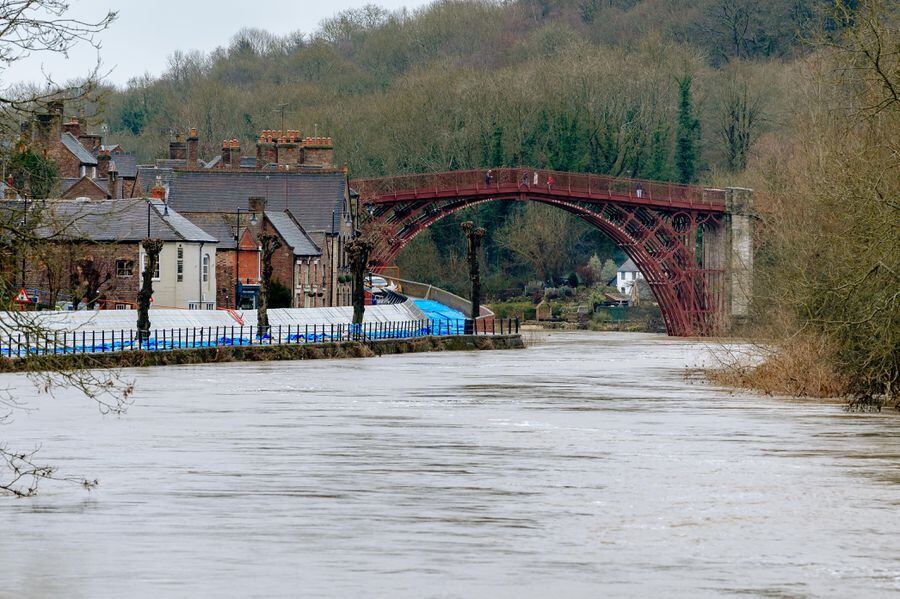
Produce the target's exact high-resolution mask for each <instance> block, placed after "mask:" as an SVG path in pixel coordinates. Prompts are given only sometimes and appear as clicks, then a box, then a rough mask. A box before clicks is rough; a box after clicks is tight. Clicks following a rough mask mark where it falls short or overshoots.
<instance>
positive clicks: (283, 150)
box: [276, 131, 300, 170]
mask: <svg viewBox="0 0 900 599" xmlns="http://www.w3.org/2000/svg"><path fill="white" fill-rule="evenodd" d="M279 133H281V131H279ZM285 133H286V135H281V136H280V137H279V139H278V143H277V144H276V156H277V157H278V168H279V169H282V170H290V169H292V168H297V166H298V165H299V164H300V151H299V144H298V140H297V137H298V136H297V134H296V132H294V131H286V132H285Z"/></svg>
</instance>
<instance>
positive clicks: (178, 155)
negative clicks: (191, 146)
mask: <svg viewBox="0 0 900 599" xmlns="http://www.w3.org/2000/svg"><path fill="white" fill-rule="evenodd" d="M169 158H170V159H171V160H187V146H186V145H185V143H184V142H183V141H182V140H181V134H180V133H176V134H175V141H170V142H169Z"/></svg>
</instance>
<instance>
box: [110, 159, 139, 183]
mask: <svg viewBox="0 0 900 599" xmlns="http://www.w3.org/2000/svg"><path fill="white" fill-rule="evenodd" d="M111 159H112V162H115V163H116V170H117V171H119V176H120V177H125V178H128V179H133V178H134V177H136V176H137V172H138V163H137V156H135V155H134V154H113V155H112V156H111Z"/></svg>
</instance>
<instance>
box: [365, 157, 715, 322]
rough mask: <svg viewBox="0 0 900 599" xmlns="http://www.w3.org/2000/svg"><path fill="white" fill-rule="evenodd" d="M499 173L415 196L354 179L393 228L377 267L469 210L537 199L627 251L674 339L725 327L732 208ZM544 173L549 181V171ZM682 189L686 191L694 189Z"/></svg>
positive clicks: (639, 185) (422, 189) (375, 213)
mask: <svg viewBox="0 0 900 599" xmlns="http://www.w3.org/2000/svg"><path fill="white" fill-rule="evenodd" d="M498 170H499V169H495V170H494V171H492V177H490V178H489V177H487V176H486V171H475V172H474V177H473V176H472V173H473V172H472V171H469V172H466V173H454V175H460V174H463V175H468V177H465V178H464V180H463V181H462V183H463V184H462V185H460V179H459V177H456V179H455V181H453V182H451V183H452V184H449V185H448V184H447V182H446V181H441V180H440V179H441V178H443V179H446V178H447V176H448V175H449V174H447V173H445V174H439V175H433V176H432V177H435V178H437V179H438V180H437V181H429V182H428V183H427V184H425V185H422V184H421V183H422V182H421V181H416V182H414V183H413V191H412V192H410V189H409V188H410V184H409V182H403V181H400V182H399V183H400V185H397V183H398V181H395V180H368V181H358V182H353V183H352V185H353V186H354V188H355V189H358V190H359V192H360V196H361V201H362V202H363V203H364V204H365V205H366V207H367V211H368V212H369V213H370V218H371V219H373V220H374V222H376V223H380V224H381V226H383V228H384V230H385V231H387V236H386V237H387V238H386V240H385V242H384V244H383V245H382V246H381V247H378V248H376V250H375V252H374V256H373V261H374V263H376V264H390V263H392V262H393V261H394V260H395V259H396V258H397V256H398V255H399V253H400V252H401V251H402V250H403V248H405V247H406V246H407V245H408V244H409V243H410V242H411V241H412V240H413V239H414V238H415V237H416V236H417V235H418V234H419V233H421V232H422V231H424V230H425V229H427V228H428V227H430V226H431V225H433V224H434V223H436V222H438V221H439V220H441V219H443V218H445V217H447V216H449V215H451V214H454V213H456V212H458V211H460V210H463V209H465V208H468V207H471V206H474V205H478V204H482V203H486V202H494V201H521V202H536V203H541V204H545V205H550V206H554V207H557V208H560V209H562V210H565V211H566V212H569V213H570V214H573V215H575V216H577V217H579V218H581V219H582V220H584V221H586V222H587V223H588V224H590V225H592V226H593V227H595V228H597V229H599V230H600V231H602V232H603V233H604V234H606V235H607V236H608V237H609V238H610V239H611V240H612V241H613V242H614V243H616V245H618V246H619V247H621V248H622V249H623V251H624V252H625V253H626V254H627V255H628V256H629V257H630V258H631V259H632V260H633V261H634V262H635V264H636V265H637V266H638V268H639V269H640V270H641V272H642V273H643V275H644V278H645V280H646V281H647V283H648V284H649V286H650V289H651V290H652V292H653V294H654V296H655V297H656V300H657V302H658V303H659V306H660V310H661V312H662V315H663V319H664V321H665V325H666V331H667V332H668V333H669V334H670V335H676V336H687V335H708V334H712V333H714V332H716V331H717V330H718V329H719V327H720V325H721V324H722V316H723V314H724V311H725V305H724V304H725V302H724V270H723V269H722V268H719V267H717V266H718V264H719V263H721V260H717V256H716V252H715V251H710V249H714V250H718V248H717V247H712V246H717V245H721V244H717V243H710V242H717V241H720V239H721V231H720V229H721V225H722V212H723V211H724V203H723V204H722V206H721V207H719V206H717V205H716V204H715V203H714V202H712V201H706V202H704V201H702V199H703V198H701V201H698V202H696V203H695V202H694V198H693V197H687V198H684V197H681V198H680V200H678V201H675V198H674V196H675V194H671V193H670V194H669V195H668V196H667V197H661V195H660V194H659V192H658V190H657V193H656V197H655V198H651V197H647V196H649V195H650V194H651V193H653V191H654V189H653V187H652V186H654V185H659V184H654V183H653V182H633V181H630V180H621V179H614V180H611V181H614V182H615V188H614V186H613V185H612V184H608V185H606V186H602V185H600V183H601V181H599V180H598V181H597V183H598V185H596V186H593V185H592V183H594V182H593V181H590V180H588V181H587V188H588V193H587V194H585V193H582V192H583V191H584V190H583V188H579V187H577V186H575V187H574V188H573V186H572V181H571V177H572V175H570V174H568V173H549V175H550V176H552V177H553V178H554V184H553V185H546V184H545V185H543V186H541V185H537V186H533V185H525V183H524V177H520V173H522V172H525V173H527V174H528V175H529V182H530V181H531V178H530V177H531V174H530V173H532V172H534V171H529V170H527V169H503V170H502V171H500V172H499V173H498ZM507 171H512V172H507ZM541 173H543V174H544V176H545V177H546V176H547V173H548V172H547V171H541ZM494 177H497V179H495V178H494ZM577 177H593V176H585V175H577ZM479 178H480V179H481V182H482V184H481V185H479ZM473 179H474V182H473ZM498 179H499V180H498ZM567 179H568V180H567ZM597 179H603V178H600V177H597ZM606 179H609V178H606ZM545 180H546V179H545ZM623 181H624V182H625V183H624V185H629V186H632V188H631V189H629V190H627V191H628V193H627V194H626V196H625V197H622V196H621V194H617V193H615V191H614V190H616V189H618V190H621V189H622V188H623ZM387 182H390V184H389V185H387V186H385V183H387ZM404 183H405V184H404ZM662 185H668V184H662ZM668 187H669V189H672V186H668ZM677 187H678V191H683V190H684V189H689V190H692V189H693V188H684V187H682V186H677ZM648 188H649V189H648ZM638 190H639V191H638ZM709 191H717V190H709ZM645 194H646V195H645ZM635 195H636V197H635Z"/></svg>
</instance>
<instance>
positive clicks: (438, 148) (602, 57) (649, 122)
mask: <svg viewBox="0 0 900 599" xmlns="http://www.w3.org/2000/svg"><path fill="white" fill-rule="evenodd" d="M828 4H829V2H826V1H824V0H796V1H791V2H784V1H782V0H762V1H754V0H702V1H698V2H695V1H687V0H641V1H638V0H518V1H509V2H488V1H484V0H481V1H478V0H475V1H452V0H451V1H439V2H435V3H433V4H431V5H429V6H427V7H425V8H423V9H421V10H418V11H415V12H399V13H390V12H386V11H384V10H381V9H379V8H375V7H368V8H364V9H360V10H353V11H349V12H346V13H343V14H340V15H338V16H337V17H335V18H334V19H332V20H329V21H326V22H324V23H322V25H321V27H320V28H319V30H318V31H316V32H315V33H313V34H311V35H302V34H295V35H288V36H285V37H275V36H272V35H270V34H268V33H266V32H264V31H258V30H246V31H242V32H240V33H239V34H238V35H236V36H235V37H234V39H233V40H232V41H231V42H230V43H229V44H228V45H227V46H224V47H222V48H220V49H218V50H216V51H214V52H213V53H211V54H209V55H203V54H200V53H197V52H185V53H178V54H176V55H174V56H172V57H171V60H170V67H169V69H168V71H167V72H165V73H164V74H163V75H162V76H161V77H159V78H149V77H144V78H140V79H136V80H133V81H131V82H130V84H129V85H128V86H127V89H125V90H118V91H115V92H113V93H112V94H110V95H109V97H108V98H107V101H106V103H105V105H104V106H103V110H102V112H101V113H100V114H98V117H100V120H102V121H104V122H106V123H107V124H108V126H109V129H110V137H111V138H112V139H113V140H114V141H118V142H121V143H122V144H123V146H125V147H126V148H130V149H133V150H135V151H137V152H138V154H139V155H140V157H141V158H142V159H145V160H149V159H151V158H154V157H157V156H160V155H162V153H163V152H164V149H165V147H166V143H167V141H168V140H169V137H170V135H171V132H172V131H175V130H181V131H184V130H185V129H186V128H187V127H190V126H196V127H198V129H199V131H200V137H201V143H202V144H204V145H203V148H202V149H201V154H203V155H206V156H211V155H214V154H216V153H217V152H219V145H220V142H221V140H222V139H225V138H232V137H238V138H239V139H241V141H242V142H243V143H245V144H247V145H248V146H249V145H251V144H252V143H253V141H254V140H255V138H256V136H257V135H258V132H259V131H260V130H262V129H266V128H280V126H281V124H280V118H281V117H280V113H279V107H280V106H281V105H282V104H285V105H286V108H285V127H286V128H287V127H292V128H301V129H302V130H303V131H304V133H309V134H312V133H313V132H315V131H317V132H318V133H319V134H323V133H324V134H327V135H330V136H332V137H333V138H334V139H335V142H336V146H337V147H336V158H337V160H338V162H339V163H344V162H346V163H348V164H349V167H350V169H351V174H352V176H354V177H366V176H378V175H387V174H394V173H402V172H420V171H439V170H448V169H460V168H471V167H478V166H501V165H520V164H521V165H527V166H532V167H536V168H553V169H559V170H571V171H586V172H596V173H608V174H613V175H621V176H630V177H646V178H652V179H662V180H678V181H684V182H693V181H705V182H710V183H722V184H724V183H732V184H734V183H739V173H740V172H741V171H742V170H743V169H744V168H745V167H746V166H747V164H748V161H752V160H753V159H754V156H755V155H756V150H757V149H758V148H759V147H760V146H761V144H763V145H764V144H766V143H769V142H767V141H766V139H767V136H770V135H773V134H778V133H784V128H785V126H786V125H787V122H788V121H787V118H786V115H785V112H786V110H787V109H788V108H789V107H790V105H791V103H792V100H791V97H790V96H791V90H792V87H793V82H794V79H795V78H796V73H795V72H794V67H793V65H792V60H793V59H794V58H795V57H797V56H799V55H802V54H804V53H806V52H807V51H808V47H807V46H805V45H804V43H803V41H802V37H803V36H804V35H806V34H808V33H811V32H813V31H816V30H818V28H820V27H821V26H822V25H823V23H824V26H825V27H826V28H827V27H829V23H828V22H827V21H824V20H823V18H822V17H821V15H820V14H819V13H820V12H821V9H822V8H823V7H825V6H827V5H828ZM520 210H522V209H521V207H511V206H502V205H494V206H487V207H484V208H482V209H480V211H479V213H478V214H477V215H475V218H476V219H477V220H479V221H481V222H482V224H484V225H485V226H486V227H487V228H488V237H487V239H486V242H485V257H486V269H487V273H488V276H487V278H486V287H487V291H488V292H491V291H495V290H497V289H499V288H501V287H504V286H508V285H509V282H508V279H509V275H512V277H513V279H515V280H518V281H527V280H533V279H541V278H550V279H560V278H563V277H566V275H567V274H569V273H570V272H574V271H575V270H576V269H577V268H578V267H579V266H582V265H584V264H585V263H586V262H587V261H588V259H589V258H590V256H591V255H592V254H593V253H598V254H599V256H600V257H601V258H607V257H613V254H614V248H613V247H612V246H611V244H609V243H608V242H607V241H606V240H605V239H604V238H603V237H602V236H600V235H599V234H597V233H595V232H591V231H588V230H587V229H586V228H585V227H584V226H583V225H581V224H580V223H579V222H577V221H574V219H570V218H566V219H563V220H564V222H563V223H561V224H560V223H556V222H554V219H552V218H549V217H547V216H546V215H545V214H544V212H545V211H542V210H541V208H540V207H533V208H528V209H527V210H526V212H530V213H533V214H530V215H524V216H522V215H520V216H519V218H529V219H530V222H532V223H534V224H536V225H538V226H537V229H535V230H534V235H533V236H532V237H533V239H530V240H522V239H519V240H516V241H515V242H511V241H510V240H509V237H510V235H515V234H517V233H520V232H519V231H516V230H510V228H509V227H508V226H506V225H507V222H508V221H509V218H510V215H511V213H512V212H516V213H518V212H519V211H520ZM469 216H471V215H463V216H461V217H460V218H467V217H469ZM555 220H559V219H555ZM545 222H549V223H551V224H550V225H549V226H547V227H541V226H540V225H541V224H542V223H545ZM458 228H459V227H458V219H445V221H444V222H442V223H441V224H440V225H438V226H436V227H434V228H433V229H432V230H431V231H430V232H429V234H426V235H424V236H423V237H422V238H421V239H419V240H417V241H416V242H415V244H414V246H413V248H414V250H415V251H409V252H407V253H406V256H404V257H403V258H402V259H401V263H402V265H403V266H405V268H406V270H407V271H408V274H410V276H418V277H422V278H430V279H431V280H433V281H434V282H437V283H442V284H445V285H447V286H449V287H451V288H457V289H458V288H459V285H461V284H462V282H463V281H464V279H463V278H462V276H459V277H456V276H455V274H454V273H452V272H447V268H446V267H444V268H440V267H439V261H438V259H437V257H438V254H443V256H442V258H443V262H444V264H446V263H448V262H451V263H452V260H453V258H454V256H455V255H456V253H457V252H458V251H459V248H461V241H460V240H461V238H460V237H459V233H458ZM561 235H562V236H564V237H567V238H569V240H563V239H561V238H560V236H561ZM572 240H574V242H573V241H572ZM434 241H436V242H437V245H435V244H434V243H433V242H434ZM522 243H525V244H529V243H530V244H539V245H542V246H548V245H550V246H554V247H555V249H556V250H559V251H562V250H565V251H566V252H567V253H568V254H569V255H571V256H572V258H571V260H569V261H566V262H564V263H563V264H557V265H555V266H554V267H553V268H551V269H550V270H549V271H547V270H546V269H544V268H542V267H541V266H540V265H535V264H532V263H529V261H528V260H527V259H525V258H524V257H523V254H522V253H521V252H517V251H515V250H514V248H515V247H517V246H521V244H522ZM564 245H565V247H563V246H564ZM614 257H615V258H617V259H621V258H622V255H621V254H617V255H615V256H614ZM438 269H440V271H441V272H438ZM451 270H452V269H451ZM501 271H502V272H503V273H504V274H503V275H502V276H501V275H500V273H501ZM492 275H493V276H492Z"/></svg>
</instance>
